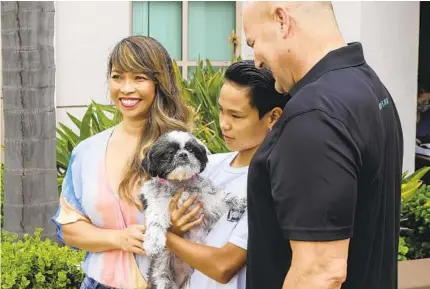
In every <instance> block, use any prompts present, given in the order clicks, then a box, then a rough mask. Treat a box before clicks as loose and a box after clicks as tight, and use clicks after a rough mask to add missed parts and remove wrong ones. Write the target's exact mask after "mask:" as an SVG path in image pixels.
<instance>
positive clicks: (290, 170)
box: [244, 1, 403, 289]
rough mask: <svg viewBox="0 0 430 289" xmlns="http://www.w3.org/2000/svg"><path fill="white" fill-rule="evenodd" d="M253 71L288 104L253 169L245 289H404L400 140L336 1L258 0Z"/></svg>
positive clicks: (389, 106)
mask: <svg viewBox="0 0 430 289" xmlns="http://www.w3.org/2000/svg"><path fill="white" fill-rule="evenodd" d="M244 30H245V34H246V38H247V42H248V44H249V45H250V46H251V47H253V48H254V55H255V63H256V66H257V67H265V66H267V67H270V69H271V70H272V72H273V74H274V77H275V79H276V88H277V90H278V91H281V92H287V91H288V92H290V94H291V97H292V98H291V100H290V101H289V103H288V105H287V106H286V108H285V109H284V111H283V114H282V116H281V118H280V119H279V121H278V123H277V124H276V126H275V127H274V128H273V130H272V131H271V132H270V134H269V135H268V137H267V138H266V140H265V141H264V143H263V144H262V145H261V146H260V148H259V150H258V151H257V152H256V153H255V155H254V159H253V161H252V163H251V165H250V168H249V182H248V216H249V242H248V264H247V289H261V288H265V289H281V288H283V289H305V288H306V289H313V288H315V289H316V288H318V289H329V288H330V289H335V288H343V289H364V288H366V289H367V288H369V289H370V288H375V289H376V288H384V289H394V288H397V248H398V236H399V211H400V209H399V208H400V186H401V184H400V181H401V173H402V159H403V136H402V130H401V125H400V121H399V116H398V113H397V110H396V107H395V105H394V102H393V99H392V98H391V96H390V94H389V92H388V91H387V89H386V88H385V87H384V85H383V84H382V83H381V81H380V80H379V78H378V76H377V75H376V74H375V72H374V71H373V70H372V68H371V67H369V65H368V64H367V63H366V61H365V59H364V56H363V49H362V46H361V44H360V43H353V44H346V43H345V41H344V39H343V38H342V35H341V33H340V31H339V28H338V26H337V23H336V19H335V16H334V12H333V8H332V5H331V3H330V2H289V1H287V2H254V3H252V4H249V6H248V7H246V8H245V12H244Z"/></svg>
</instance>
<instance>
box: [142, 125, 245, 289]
mask: <svg viewBox="0 0 430 289" xmlns="http://www.w3.org/2000/svg"><path fill="white" fill-rule="evenodd" d="M208 152H209V151H208V150H207V148H206V147H205V146H204V145H203V144H202V143H201V142H200V141H199V140H198V139H197V138H195V137H194V136H193V135H192V134H190V133H186V132H181V131H171V132H169V133H166V134H164V135H162V136H161V137H160V138H159V139H158V140H157V141H156V142H155V143H154V144H153V145H152V146H151V148H150V149H149V151H148V152H147V154H146V155H145V158H144V160H143V163H142V166H143V169H144V170H145V171H146V172H147V173H148V174H149V175H150V176H151V177H152V179H151V180H149V181H147V182H146V183H145V184H144V185H143V186H142V188H141V191H140V196H139V197H140V200H141V201H142V202H143V206H144V215H145V223H146V232H145V235H144V240H145V241H144V244H143V248H144V250H145V252H146V254H147V255H148V256H149V257H150V259H151V262H150V267H149V272H148V276H147V278H148V282H149V283H150V284H151V288H152V289H153V288H156V289H178V288H181V287H182V286H183V284H184V283H185V282H186V281H187V279H188V277H189V276H190V275H191V273H192V271H193V269H192V268H191V266H189V265H188V264H186V263H185V262H183V261H182V260H180V259H179V258H177V257H175V255H174V254H173V253H171V252H170V251H169V250H167V249H166V248H165V245H166V232H167V230H168V229H169V227H170V225H171V224H170V213H169V203H170V201H171V199H172V197H173V196H174V195H175V194H176V193H177V192H178V191H179V189H180V188H184V189H185V190H184V193H183V194H182V196H181V198H180V199H179V201H178V206H181V205H182V204H183V203H184V202H185V201H186V200H187V199H188V198H189V197H190V196H193V195H196V194H198V195H199V200H200V201H202V203H203V207H202V213H203V214H204V221H203V223H202V224H201V225H199V226H197V227H195V228H193V229H192V230H190V231H189V232H187V233H186V234H185V235H184V238H186V239H188V240H192V241H193V242H198V243H202V242H203V240H204V238H205V237H206V235H207V234H208V232H209V229H210V228H211V227H212V225H214V224H215V223H216V222H217V221H218V220H219V218H220V217H221V216H222V215H223V214H225V213H226V212H227V211H228V210H229V209H230V208H235V209H239V210H240V209H245V207H246V188H240V189H238V190H236V192H228V193H227V192H224V191H222V190H218V189H217V188H215V187H214V186H213V185H212V183H211V182H210V181H209V180H208V179H205V178H203V177H201V176H200V175H199V173H201V172H202V171H203V170H204V169H205V167H206V164H207V162H208V158H207V154H208Z"/></svg>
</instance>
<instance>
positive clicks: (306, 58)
mask: <svg viewBox="0 0 430 289" xmlns="http://www.w3.org/2000/svg"><path fill="white" fill-rule="evenodd" d="M304 43H306V45H298V46H297V48H298V49H297V50H296V52H295V53H293V55H291V58H292V60H291V62H292V65H291V69H292V77H293V83H294V84H296V83H297V82H299V81H300V80H301V79H302V78H303V77H304V76H305V75H306V74H307V73H308V72H309V71H310V70H311V69H312V68H313V67H314V66H315V65H316V64H317V63H318V62H319V61H321V59H323V58H324V57H325V56H326V55H327V54H328V53H329V52H331V51H333V50H336V49H339V48H341V47H344V46H346V45H347V43H346V42H345V41H344V40H343V38H342V36H341V35H333V36H331V37H324V38H321V39H313V40H312V39H308V40H306V41H304Z"/></svg>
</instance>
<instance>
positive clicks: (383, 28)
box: [360, 1, 420, 172]
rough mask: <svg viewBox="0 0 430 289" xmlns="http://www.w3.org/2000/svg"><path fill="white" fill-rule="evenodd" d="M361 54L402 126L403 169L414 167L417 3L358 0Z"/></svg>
mask: <svg viewBox="0 0 430 289" xmlns="http://www.w3.org/2000/svg"><path fill="white" fill-rule="evenodd" d="M361 5H362V8H361V25H360V26H361V38H360V41H361V42H362V44H363V48H364V56H365V57H366V60H367V62H368V63H369V64H370V65H371V67H372V68H373V69H374V70H375V71H376V73H377V74H378V76H379V77H380V78H381V80H382V82H383V83H384V84H385V86H386V87H387V89H388V90H389V92H390V93H391V95H392V96H393V99H394V101H395V103H396V106H397V109H398V111H399V115H400V120H401V122H402V128H403V138H404V159H403V169H404V170H409V172H411V171H413V170H414V169H415V135H416V106H417V80H418V45H419V16H420V13H419V10H420V8H419V6H420V4H419V2H418V1H417V2H415V1H411V2H409V1H408V2H406V1H405V2H394V1H393V2H391V1H389V2H379V1H369V2H362V3H361Z"/></svg>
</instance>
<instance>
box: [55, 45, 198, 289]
mask: <svg viewBox="0 0 430 289" xmlns="http://www.w3.org/2000/svg"><path fill="white" fill-rule="evenodd" d="M108 78H109V81H108V83H109V92H110V97H111V99H112V102H113V103H114V104H115V106H116V107H117V108H118V110H119V112H120V113H121V115H122V121H121V123H120V124H118V125H117V126H115V127H114V128H111V129H108V130H106V131H103V132H102V133H100V134H97V135H94V136H92V137H90V138H88V139H86V140H84V141H82V142H81V143H80V144H79V145H78V146H76V148H75V149H74V150H73V152H72V156H71V159H70V163H69V167H68V169H67V173H66V177H65V179H64V183H63V189H62V194H61V197H60V207H59V209H58V212H57V214H56V215H55V216H54V217H53V221H54V223H55V224H56V225H57V227H58V236H59V239H60V240H62V241H63V242H64V243H65V244H67V245H69V246H71V247H75V248H79V249H82V250H85V251H87V252H88V253H87V256H86V258H85V261H84V263H83V270H84V272H85V274H86V277H85V280H84V282H83V283H82V286H81V288H82V289H86V288H96V286H98V287H97V288H147V286H148V285H147V283H146V280H145V279H144V276H145V273H146V270H147V267H148V265H149V262H148V260H147V257H145V256H144V251H143V250H142V242H143V232H144V226H143V225H141V224H143V215H142V212H141V209H142V208H141V205H140V204H139V203H138V202H136V198H135V195H136V193H137V188H138V187H139V185H140V184H141V183H142V182H143V181H144V180H145V179H146V178H147V176H146V175H145V174H144V172H142V170H141V166H140V164H141V161H142V157H143V156H144V154H145V152H146V151H147V150H148V148H149V147H150V146H151V144H152V143H153V142H154V141H155V140H157V138H158V137H159V136H160V135H161V134H163V133H164V132H166V131H169V130H183V131H188V130H190V128H191V127H190V126H191V125H190V124H191V122H190V120H191V118H192V116H191V110H189V108H188V107H187V106H186V105H185V103H184V101H183V99H182V98H181V97H180V94H179V89H178V86H177V84H176V82H175V75H174V72H173V67H172V60H171V59H170V57H169V55H168V53H167V51H166V49H165V48H164V47H163V46H162V45H161V44H160V43H159V42H157V41H156V40H154V39H152V38H150V37H142V36H133V37H128V38H125V39H123V40H122V41H120V42H119V43H118V44H117V45H116V46H115V48H114V49H113V51H112V53H111V55H110V58H109V62H108ZM98 284H100V285H98Z"/></svg>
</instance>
